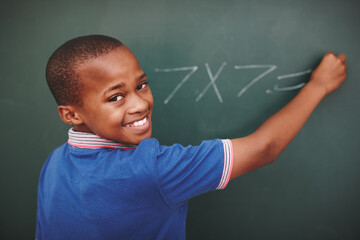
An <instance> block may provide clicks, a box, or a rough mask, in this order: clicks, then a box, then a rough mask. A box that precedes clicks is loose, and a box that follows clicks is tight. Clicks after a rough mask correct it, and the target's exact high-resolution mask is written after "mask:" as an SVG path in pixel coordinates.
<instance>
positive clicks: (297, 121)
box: [254, 82, 326, 162]
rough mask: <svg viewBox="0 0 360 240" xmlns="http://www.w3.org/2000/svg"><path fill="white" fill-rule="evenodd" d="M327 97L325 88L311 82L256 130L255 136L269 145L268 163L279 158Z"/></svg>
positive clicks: (267, 151) (267, 150)
mask: <svg viewBox="0 0 360 240" xmlns="http://www.w3.org/2000/svg"><path fill="white" fill-rule="evenodd" d="M325 95H326V92H325V90H324V89H323V88H321V87H319V86H317V85H316V84H313V83H312V82H309V83H308V84H307V85H306V86H305V87H304V88H303V89H302V90H301V91H300V92H299V93H298V95H297V96H296V97H295V98H294V99H293V100H292V101H291V102H289V103H288V104H287V105H286V106H285V107H283V108H282V109H281V110H280V111H278V112H277V113H275V114H274V115H273V116H271V117H270V118H269V119H268V120H266V121H265V122H264V123H263V124H262V125H261V126H260V127H259V128H258V129H257V130H256V132H255V133H254V135H258V137H259V138H265V144H267V145H266V147H265V149H266V152H265V154H266V156H267V159H266V161H269V162H272V161H273V160H275V159H276V158H277V157H278V155H279V154H280V153H281V152H282V151H283V150H284V149H285V147H286V146H287V145H288V144H289V143H290V141H291V140H292V139H293V138H294V137H295V136H296V134H297V133H298V132H299V131H300V129H301V128H302V127H303V125H304V124H305V122H306V121H307V119H308V118H309V117H310V115H311V113H312V112H313V111H314V109H315V108H316V106H317V105H318V104H319V103H320V101H321V100H322V99H323V98H324V97H325Z"/></svg>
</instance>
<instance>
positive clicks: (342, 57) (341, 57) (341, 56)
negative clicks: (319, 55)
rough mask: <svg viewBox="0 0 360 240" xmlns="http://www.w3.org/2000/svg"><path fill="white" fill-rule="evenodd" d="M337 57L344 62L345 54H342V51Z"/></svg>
mask: <svg viewBox="0 0 360 240" xmlns="http://www.w3.org/2000/svg"><path fill="white" fill-rule="evenodd" d="M338 58H339V59H340V60H341V61H343V62H345V60H346V55H345V54H343V53H342V54H339V56H338Z"/></svg>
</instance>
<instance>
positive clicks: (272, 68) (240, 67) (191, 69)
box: [155, 62, 312, 104]
mask: <svg viewBox="0 0 360 240" xmlns="http://www.w3.org/2000/svg"><path fill="white" fill-rule="evenodd" d="M204 65H205V68H206V71H207V74H208V76H209V80H210V82H209V83H208V84H207V85H206V86H205V88H204V89H203V90H202V91H201V92H200V94H199V95H198V96H197V97H196V98H195V101H196V102H198V101H200V100H201V99H202V97H203V96H204V95H205V94H206V93H207V92H208V90H209V88H210V87H212V88H213V89H214V92H215V94H216V96H217V98H218V100H219V102H220V103H222V102H223V98H222V96H221V93H220V91H219V89H218V87H217V85H216V80H218V79H219V76H220V74H221V73H222V71H223V69H224V67H225V66H226V65H227V63H226V62H223V63H222V64H221V66H220V67H219V69H218V70H217V71H216V73H215V75H214V74H213V72H212V71H211V69H210V66H209V64H208V63H205V64H204ZM234 69H235V70H245V69H265V71H264V72H261V74H259V75H258V76H256V77H255V78H254V79H252V80H251V81H250V82H249V83H248V84H246V85H245V87H243V88H242V89H241V90H240V91H239V93H238V94H237V97H241V96H243V95H244V94H245V92H246V91H247V90H249V89H250V88H251V87H253V86H254V85H255V84H256V83H257V82H259V81H260V80H261V79H263V78H265V77H266V76H267V75H269V74H270V73H272V72H274V71H275V70H276V69H277V66H276V65H271V64H268V65H261V64H252V65H235V66H234ZM197 70H198V66H190V67H177V68H155V72H164V73H168V72H178V71H189V73H188V74H186V76H185V77H184V78H183V79H181V81H180V83H179V84H177V85H176V87H175V88H174V89H173V90H172V92H171V93H170V94H169V96H167V97H166V99H165V100H164V104H168V103H169V101H170V100H171V99H172V98H173V97H174V96H175V95H176V93H177V92H178V91H179V89H180V88H181V87H182V86H183V85H184V84H185V82H186V81H188V80H189V79H190V77H191V76H192V75H193V74H194V73H195V72H196V71H197ZM311 72H312V70H311V69H308V70H305V71H302V72H296V73H288V74H284V75H279V76H277V80H278V81H279V80H285V79H289V78H294V77H299V76H303V75H307V74H310V73H311ZM305 84H306V83H305V82H302V83H300V84H297V85H294V86H287V87H279V84H275V85H274V87H273V89H267V90H266V91H265V92H266V93H267V94H270V93H274V92H284V91H292V90H296V89H300V88H302V87H304V86H305Z"/></svg>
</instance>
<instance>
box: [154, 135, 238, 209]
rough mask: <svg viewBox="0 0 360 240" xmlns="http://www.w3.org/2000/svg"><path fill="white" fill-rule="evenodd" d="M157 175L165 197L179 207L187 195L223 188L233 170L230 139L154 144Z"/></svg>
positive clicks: (193, 195)
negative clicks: (191, 144)
mask: <svg viewBox="0 0 360 240" xmlns="http://www.w3.org/2000/svg"><path fill="white" fill-rule="evenodd" d="M155 159H156V163H155V164H156V166H155V169H156V178H157V184H158V186H159V189H160V192H161V194H162V196H163V198H164V200H165V201H166V202H167V203H168V204H169V206H171V207H174V208H176V207H179V206H181V205H182V204H184V203H185V202H186V201H187V200H189V199H190V198H193V197H195V196H197V195H199V194H202V193H205V192H208V191H210V190H215V189H223V188H225V187H226V185H227V183H228V182H229V179H230V175H231V170H232V145H231V141H230V140H220V139H215V140H208V141H203V142H202V143H201V144H200V145H199V146H187V147H183V146H181V145H179V144H175V145H172V146H161V145H160V144H158V145H157V147H156V149H155Z"/></svg>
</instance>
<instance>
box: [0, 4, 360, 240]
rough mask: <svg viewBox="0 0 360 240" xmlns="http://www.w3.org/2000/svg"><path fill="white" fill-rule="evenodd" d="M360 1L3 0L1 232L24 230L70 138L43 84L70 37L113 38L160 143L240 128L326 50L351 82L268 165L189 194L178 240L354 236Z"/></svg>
mask: <svg viewBox="0 0 360 240" xmlns="http://www.w3.org/2000/svg"><path fill="white" fill-rule="evenodd" d="M359 10H360V2H359V1H351V0H329V1H313V0H302V1H285V0H282V1H281V0H274V1H266V0H261V1H260V0H255V1H250V0H241V1H230V0H224V1H215V0H211V1H205V0H199V1H196V0H193V1H165V0H155V1H136V0H132V1H130V0H126V1H125V0H124V1H116V0H113V1H110V0H103V1H68V0H62V1H40V0H34V1H8V0H5V1H1V3H0V27H1V28H0V29H1V34H0V63H1V64H0V80H1V88H0V91H1V95H0V108H1V125H0V126H1V145H0V148H1V150H0V159H1V163H0V170H1V174H0V179H1V181H0V184H1V200H0V208H1V214H0V216H1V217H0V218H1V225H0V228H1V230H0V238H1V239H33V237H34V232H35V222H36V221H35V218H36V194H37V193H36V191H37V181H38V177H39V173H40V170H41V167H42V164H43V163H44V161H45V159H46V157H47V156H48V154H49V153H50V152H51V151H52V150H53V149H54V148H55V147H57V146H59V145H61V144H62V143H64V142H65V141H66V140H67V130H68V128H69V126H67V125H65V124H63V123H62V122H61V120H60V118H59V117H58V114H57V111H56V104H55V101H54V100H53V99H52V96H51V95H50V91H49V90H48V88H47V86H46V84H45V77H44V69H45V65H46V62H47V59H48V57H49V56H50V54H51V53H52V52H53V51H54V50H55V49H56V48H57V47H58V46H59V45H60V44H62V43H63V42H65V41H66V40H69V39H70V38H73V37H76V36H79V35H87V34H94V33H96V34H106V35H110V36H113V37H116V38H118V39H120V40H121V41H123V42H124V43H125V44H126V45H127V46H128V47H129V48H130V49H132V50H133V52H134V53H135V55H136V56H137V57H138V59H139V61H140V64H141V66H142V68H143V70H144V71H145V72H146V73H147V75H148V79H149V82H150V87H151V89H152V92H153V95H154V98H155V108H154V114H153V137H156V138H158V139H159V141H160V142H161V143H162V144H172V143H175V142H178V143H181V144H184V145H188V144H192V145H195V144H199V143H200V142H201V141H202V140H204V139H211V138H235V137H241V136H246V135H248V134H250V133H251V132H253V131H254V130H255V129H256V128H257V127H259V125H260V124H261V123H262V122H263V121H264V120H266V119H267V118H268V117H269V116H271V115H272V114H273V113H275V112H276V111H277V110H278V109H280V108H281V107H282V106H284V105H285V104H286V103H287V102H289V101H290V100H291V99H292V98H293V97H294V96H295V95H296V93H297V92H298V90H299V89H300V88H301V87H302V86H303V85H304V84H306V82H307V81H308V79H309V76H310V74H311V71H312V70H313V69H314V68H315V67H316V65H317V64H318V63H319V61H320V59H321V57H322V56H323V54H325V53H326V52H327V51H330V50H332V51H334V52H335V53H340V52H344V53H346V54H347V56H348V60H347V61H348V78H347V80H346V82H345V83H344V84H343V85H342V86H341V87H340V89H339V90H338V91H336V92H335V93H333V94H332V95H330V96H329V97H327V98H326V99H324V100H323V101H322V102H321V104H320V105H319V107H318V108H317V109H316V110H315V112H314V113H313V115H312V116H311V117H310V119H309V121H308V122H307V124H306V125H305V127H304V128H303V129H302V130H301V132H300V133H299V135H298V136H297V137H296V138H295V139H294V141H293V142H292V143H291V144H290V145H289V146H288V148H287V149H286V150H285V151H284V152H283V153H282V154H281V156H280V157H279V159H278V160H277V161H276V162H275V163H274V164H272V165H270V166H267V167H264V168H262V169H259V170H256V171H254V172H251V173H248V174H246V175H244V176H242V177H240V178H238V179H236V180H233V181H232V182H230V184H229V185H228V187H227V188H226V189H225V190H223V191H220V192H210V193H207V194H205V195H202V196H199V197H197V198H195V199H193V200H191V201H190V205H189V213H188V218H187V239H360V228H359V226H360V207H359V206H360V205H359V202H360V188H359V184H360V174H359V173H358V171H359V170H360V127H359V123H360V111H359V110H360V96H359V94H358V92H359V89H360V81H359V76H360V44H359V41H360V28H359V23H360V14H359Z"/></svg>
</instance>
